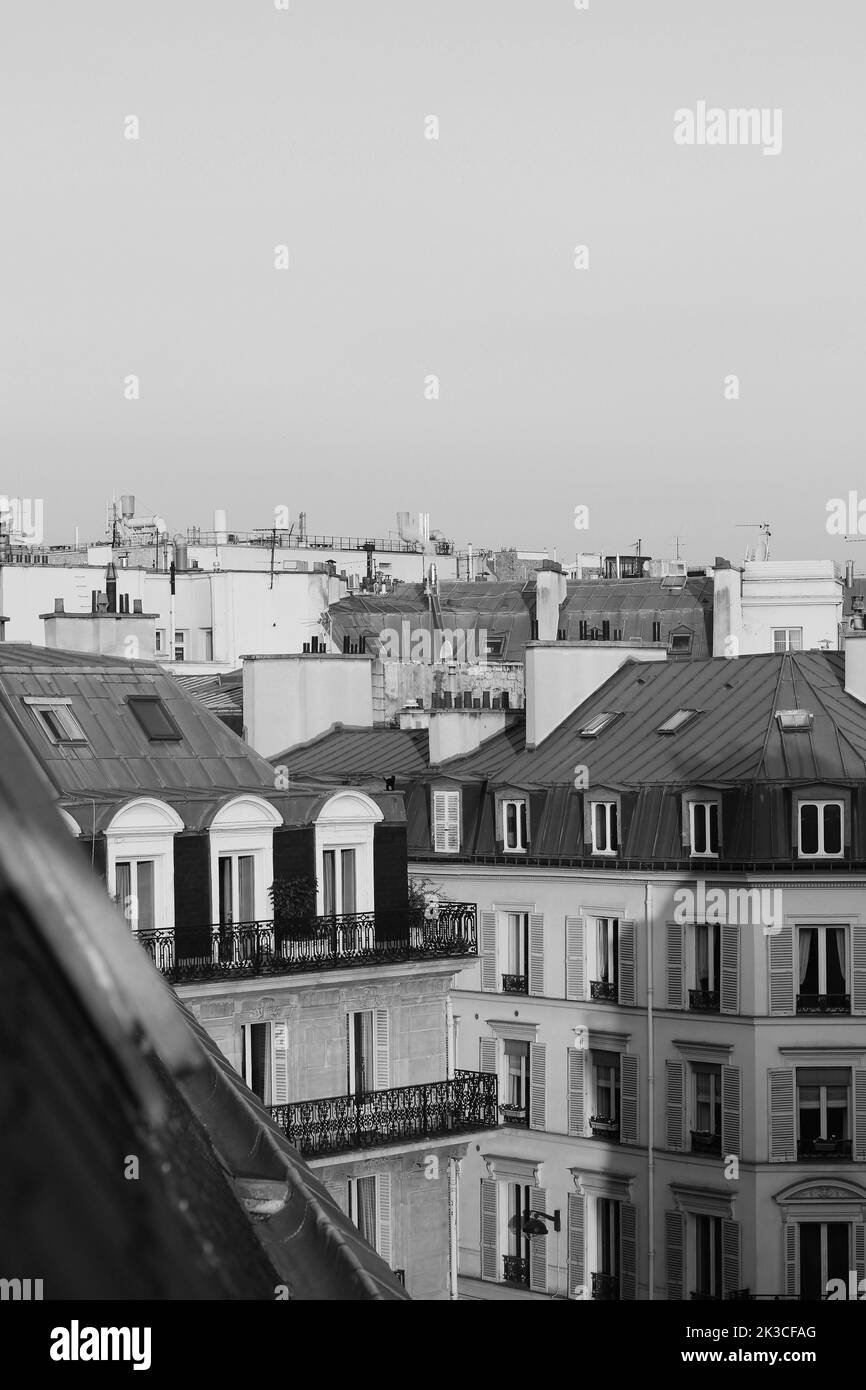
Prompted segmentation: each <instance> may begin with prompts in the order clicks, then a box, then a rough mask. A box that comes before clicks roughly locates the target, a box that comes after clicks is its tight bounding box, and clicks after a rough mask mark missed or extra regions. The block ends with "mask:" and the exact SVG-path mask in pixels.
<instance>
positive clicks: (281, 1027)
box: [274, 1023, 289, 1105]
mask: <svg viewBox="0 0 866 1390" xmlns="http://www.w3.org/2000/svg"><path fill="white" fill-rule="evenodd" d="M288 1103H289V1028H288V1024H286V1023H275V1024H274V1105H288Z"/></svg>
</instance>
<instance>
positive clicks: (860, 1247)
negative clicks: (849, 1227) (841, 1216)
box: [854, 1221, 866, 1298]
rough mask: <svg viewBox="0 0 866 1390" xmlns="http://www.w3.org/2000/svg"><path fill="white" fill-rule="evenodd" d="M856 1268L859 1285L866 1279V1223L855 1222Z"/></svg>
mask: <svg viewBox="0 0 866 1390" xmlns="http://www.w3.org/2000/svg"><path fill="white" fill-rule="evenodd" d="M854 1268H855V1269H856V1271H857V1283H858V1285H859V1283H860V1280H861V1279H866V1222H863V1221H855V1222H854ZM860 1297H861V1298H862V1297H863V1295H862V1294H860Z"/></svg>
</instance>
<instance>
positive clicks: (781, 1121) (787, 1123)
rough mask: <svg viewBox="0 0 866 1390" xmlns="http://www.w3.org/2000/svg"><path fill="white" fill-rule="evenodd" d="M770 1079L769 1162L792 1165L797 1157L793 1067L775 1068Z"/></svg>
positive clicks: (795, 1095) (795, 1093)
mask: <svg viewBox="0 0 866 1390" xmlns="http://www.w3.org/2000/svg"><path fill="white" fill-rule="evenodd" d="M767 1075H768V1076H769V1079H770V1162H771V1163H793V1162H794V1161H795V1160H796V1157H797V1124H796V1118H797V1117H796V1099H797V1092H796V1086H795V1084H794V1080H795V1078H794V1068H793V1067H776V1068H773V1069H772V1070H770V1071H769V1072H768V1073H767Z"/></svg>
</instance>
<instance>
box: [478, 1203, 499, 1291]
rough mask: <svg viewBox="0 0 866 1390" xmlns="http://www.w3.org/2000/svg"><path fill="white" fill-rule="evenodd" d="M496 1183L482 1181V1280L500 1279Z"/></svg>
mask: <svg viewBox="0 0 866 1390" xmlns="http://www.w3.org/2000/svg"><path fill="white" fill-rule="evenodd" d="M496 1197H497V1193H496V1182H495V1180H494V1179H493V1178H482V1179H481V1278H482V1279H491V1280H493V1281H494V1282H496V1281H497V1280H498V1279H499V1221H498V1212H497V1200H496Z"/></svg>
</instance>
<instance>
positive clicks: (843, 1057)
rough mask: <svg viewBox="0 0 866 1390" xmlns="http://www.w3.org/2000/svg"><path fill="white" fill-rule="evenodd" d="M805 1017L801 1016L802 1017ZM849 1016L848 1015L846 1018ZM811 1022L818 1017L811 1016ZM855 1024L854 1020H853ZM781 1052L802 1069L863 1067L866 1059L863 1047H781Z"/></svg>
mask: <svg viewBox="0 0 866 1390" xmlns="http://www.w3.org/2000/svg"><path fill="white" fill-rule="evenodd" d="M802 1016H803V1015H800V1017H802ZM847 1017H848V1015H846V1018H847ZM810 1020H811V1021H815V1022H817V1021H818V1016H817V1015H814V1014H813V1015H811V1016H810ZM852 1022H854V1019H852ZM779 1052H780V1053H781V1055H782V1056H783V1057H790V1059H791V1061H792V1062H797V1063H799V1065H800V1066H802V1067H850V1066H852V1065H854V1066H857V1065H860V1066H862V1065H863V1061H864V1058H866V1048H864V1047H863V1046H861V1047H832V1048H829V1047H826V1048H825V1047H780V1048H779Z"/></svg>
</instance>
